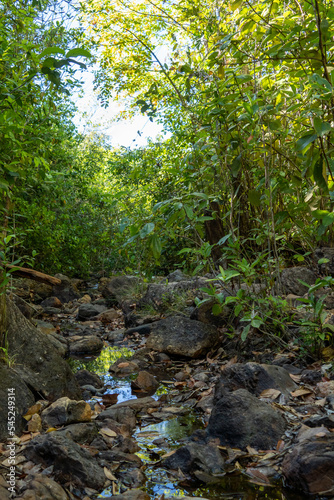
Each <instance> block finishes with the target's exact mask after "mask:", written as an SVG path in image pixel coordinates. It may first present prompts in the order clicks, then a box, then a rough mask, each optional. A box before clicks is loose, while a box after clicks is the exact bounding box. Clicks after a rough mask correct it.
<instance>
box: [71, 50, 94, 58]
mask: <svg viewBox="0 0 334 500" xmlns="http://www.w3.org/2000/svg"><path fill="white" fill-rule="evenodd" d="M66 57H92V54H91V53H90V52H89V50H87V49H82V48H77V49H72V50H69V51H68V52H67V54H66Z"/></svg>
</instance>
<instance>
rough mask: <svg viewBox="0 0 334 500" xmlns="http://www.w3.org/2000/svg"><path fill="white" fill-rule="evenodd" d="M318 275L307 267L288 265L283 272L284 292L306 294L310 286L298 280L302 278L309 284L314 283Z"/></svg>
mask: <svg viewBox="0 0 334 500" xmlns="http://www.w3.org/2000/svg"><path fill="white" fill-rule="evenodd" d="M316 279H317V275H316V274H315V273H314V272H313V271H311V269H308V268H307V267H304V266H301V267H288V268H286V269H283V271H282V273H281V282H282V286H283V293H285V294H286V295H288V294H289V293H292V294H294V295H304V294H305V293H307V292H308V288H307V287H306V286H305V285H302V284H301V283H300V282H299V281H298V280H302V281H304V282H305V283H308V284H309V285H314V283H315V282H316Z"/></svg>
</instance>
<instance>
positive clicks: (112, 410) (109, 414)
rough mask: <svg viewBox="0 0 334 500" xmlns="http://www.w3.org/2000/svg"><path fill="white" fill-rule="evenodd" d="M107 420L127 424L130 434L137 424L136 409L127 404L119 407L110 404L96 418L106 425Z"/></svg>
mask: <svg viewBox="0 0 334 500" xmlns="http://www.w3.org/2000/svg"><path fill="white" fill-rule="evenodd" d="M106 420H113V421H115V422H116V423H118V424H123V425H125V427H126V428H127V429H128V431H129V433H130V434H131V433H132V431H133V430H134V429H135V428H136V425H137V420H136V414H135V410H133V409H131V408H129V407H127V406H121V407H118V405H113V406H110V407H109V408H107V409H106V410H104V411H102V412H101V413H99V415H98V416H97V418H96V421H97V422H99V423H100V422H102V425H104V421H106Z"/></svg>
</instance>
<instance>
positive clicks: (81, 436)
mask: <svg viewBox="0 0 334 500" xmlns="http://www.w3.org/2000/svg"><path fill="white" fill-rule="evenodd" d="M57 435H61V436H65V437H66V438H67V439H71V440H72V441H74V442H75V443H79V444H91V442H92V441H93V440H94V439H95V438H96V437H98V436H99V426H98V425H97V424H96V423H95V422H82V423H77V424H70V425H66V427H64V428H62V429H59V430H57Z"/></svg>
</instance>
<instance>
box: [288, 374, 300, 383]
mask: <svg viewBox="0 0 334 500" xmlns="http://www.w3.org/2000/svg"><path fill="white" fill-rule="evenodd" d="M289 375H290V377H291V378H292V380H293V381H294V382H296V383H297V384H299V382H300V381H301V378H302V376H301V375H294V374H293V373H289Z"/></svg>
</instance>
